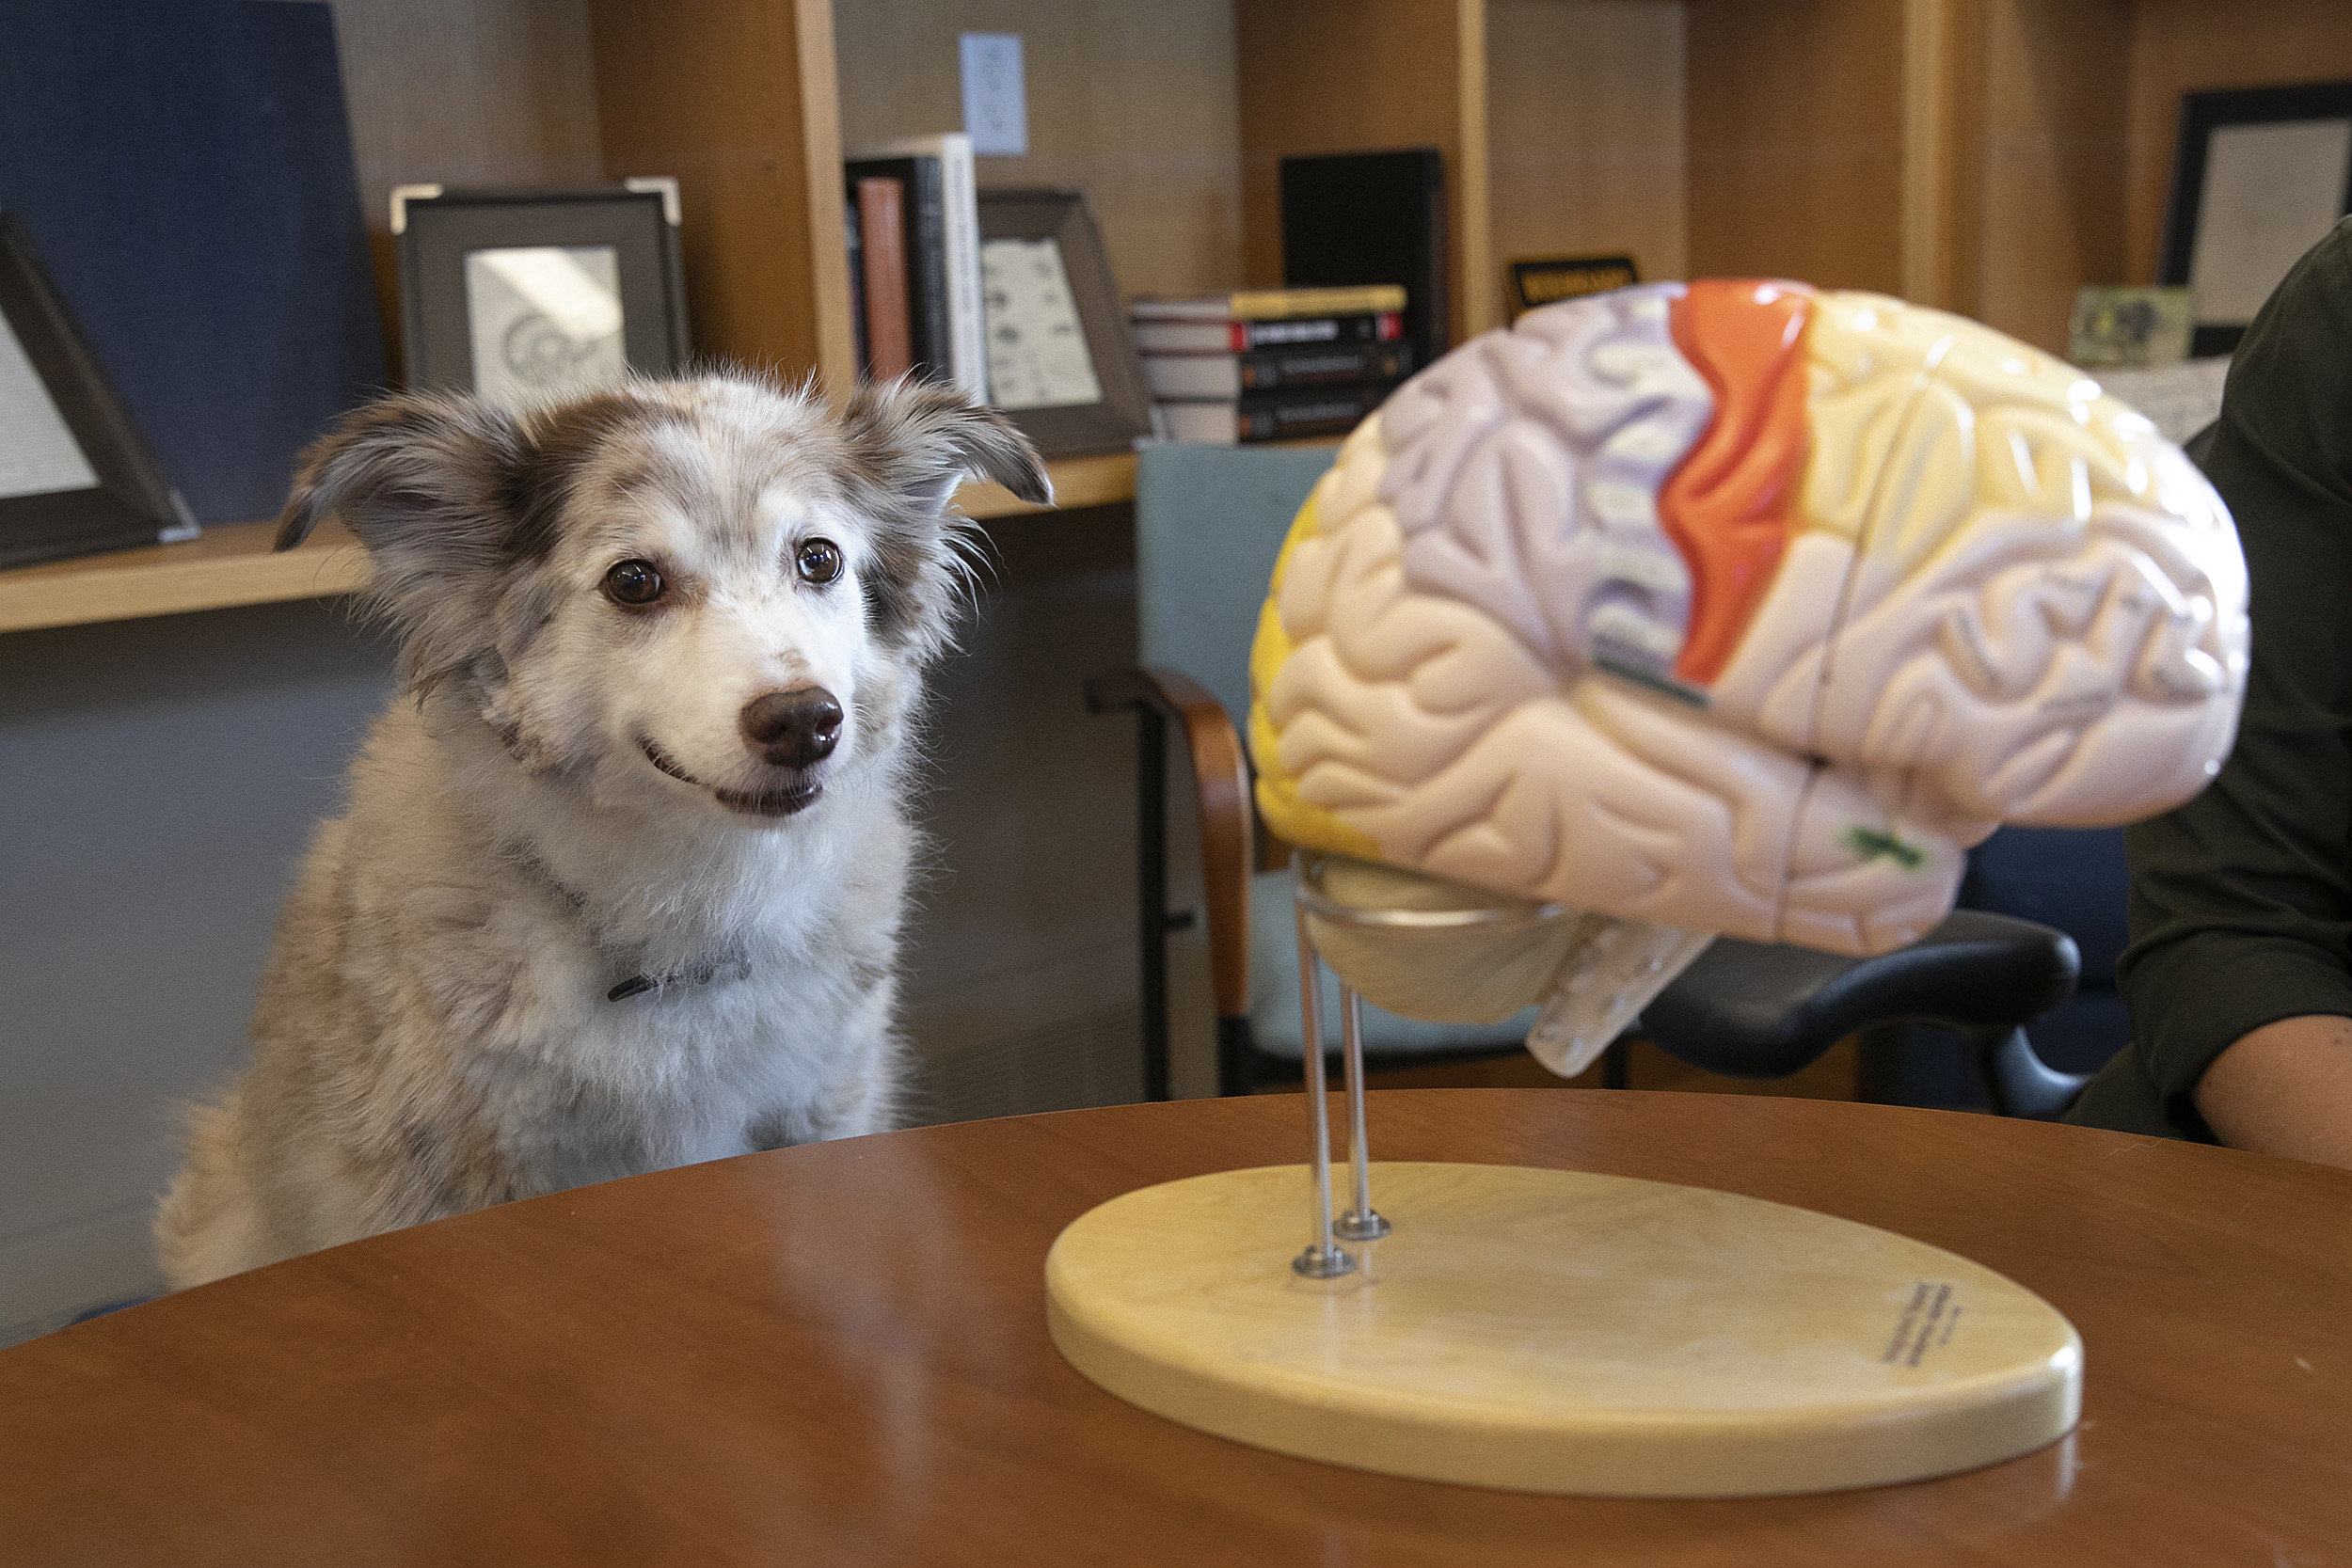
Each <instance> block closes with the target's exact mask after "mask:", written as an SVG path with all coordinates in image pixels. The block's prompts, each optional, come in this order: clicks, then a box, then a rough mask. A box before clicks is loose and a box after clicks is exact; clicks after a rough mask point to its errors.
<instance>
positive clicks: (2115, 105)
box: [0, 0, 2352, 631]
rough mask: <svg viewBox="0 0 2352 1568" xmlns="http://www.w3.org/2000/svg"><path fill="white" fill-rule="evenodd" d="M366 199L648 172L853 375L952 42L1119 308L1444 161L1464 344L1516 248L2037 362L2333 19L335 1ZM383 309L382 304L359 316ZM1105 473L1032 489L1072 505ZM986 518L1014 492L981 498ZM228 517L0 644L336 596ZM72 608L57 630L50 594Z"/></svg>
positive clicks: (763, 357) (763, 335) (741, 272)
mask: <svg viewBox="0 0 2352 1568" xmlns="http://www.w3.org/2000/svg"><path fill="white" fill-rule="evenodd" d="M335 9H336V22H337V27H338V31H339V35H340V37H341V40H342V63H343V72H344V79H345V90H346V94H347V96H348V98H349V101H350V103H351V111H352V120H353V145H354V150H355V154H356V156H357V157H358V162H359V166H360V167H359V174H360V188H361V194H362V199H363V200H364V201H365V202H366V203H367V205H368V217H369V221H370V224H371V226H372V229H373V231H374V233H375V237H376V242H377V245H376V251H377V264H378V277H379V284H380V286H381V288H382V291H383V293H384V296H385V298H386V300H387V302H388V306H389V299H390V297H391V293H392V288H391V265H390V248H389V235H388V234H386V233H385V232H384V231H383V225H384V213H383V210H382V209H383V207H384V202H385V196H386V193H387V192H389V189H390V187H391V186H392V185H394V184H397V183H401V182H406V181H414V180H443V181H452V182H482V183H512V184H530V183H554V182H580V181H589V180H596V179H603V178H618V177H620V176H623V175H627V174H634V173H647V172H660V173H671V174H675V175H677V176H678V177H679V179H680V182H681V185H682V190H683V194H684V198H685V203H686V251H687V270H688V285H689V296H690V298H691V301H692V309H693V315H694V325H695V334H696V341H697V346H698V347H699V348H701V349H703V350H705V351H707V352H711V353H715V354H721V355H727V356H736V357H739V358H742V359H746V360H749V361H752V362H755V363H761V364H768V365H772V366H776V367H779V368H782V369H784V370H786V371H787V372H795V373H797V372H809V371H814V372H816V373H817V374H818V376H819V378H820V380H821V381H822V382H823V383H824V384H825V385H826V386H828V387H829V388H842V387H845V386H847V385H848V383H849V381H850V379H851V377H852V376H853V375H854V372H855V367H854V365H853V363H852V349H851V346H850V345H851V339H850V319H849V301H850V293H849V279H848V268H847V260H846V256H845V254H844V246H843V236H842V229H841V209H840V202H839V198H838V191H839V180H838V168H839V164H840V159H841V155H842V151H843V149H844V148H845V147H850V146H854V145H857V144H858V143H860V142H862V141H865V140H870V139H877V138H880V137H882V136H885V135H905V134H909V133H912V132H914V131H920V130H926V129H930V130H936V129H945V128H948V127H952V126H953V125H956V124H958V123H960V120H961V108H960V103H959V100H958V95H957V81H956V71H955V47H954V37H955V34H956V33H957V32H958V31H961V30H964V29H985V30H990V31H1013V32H1019V33H1021V34H1022V35H1023V36H1024V38H1025V40H1027V46H1028V51H1029V59H1028V72H1027V74H1028V86H1029V114H1030V144H1031V148H1032V150H1031V152H1030V154H1029V155H1028V156H1026V157H1024V158H1017V159H1016V158H983V159H981V160H980V179H981V182H982V183H983V184H995V185H1012V184H1028V185H1034V184H1061V185H1071V186H1075V187H1077V188H1080V189H1083V190H1085V191H1086V192H1087V193H1088V195H1089V198H1090V200H1091V202H1092V204H1093V206H1094V209H1095V212H1096V214H1097V216H1098V218H1099V219H1100V221H1101V224H1102V228H1103V231H1104V241H1105V244H1106V245H1107V246H1108V248H1109V250H1110V253H1111V260H1112V264H1113V267H1114V269H1115V270H1116V272H1117V273H1118V276H1119V277H1120V281H1121V284H1122V286H1123V287H1125V288H1127V289H1128V290H1129V291H1131V292H1152V293H1182V292H1192V291H1202V290H1209V289H1215V288H1220V287H1227V286H1231V285H1232V284H1233V283H1235V282H1237V281H1238V282H1243V283H1250V284H1263V283H1271V282H1276V281H1279V274H1280V256H1279V238H1278V232H1279V231H1278V225H1277V221H1276V219H1277V214H1276V211H1275V197H1274V179H1275V168H1276V163H1277V160H1278V159H1279V158H1280V157H1281V156H1283V155H1285V154H1287V153H1294V152H1317V151H1329V150H1345V149H1356V148H1371V147H1387V146H1398V145H1405V144H1408V143H1428V144H1434V145H1436V146H1438V147H1439V148H1440V149H1441V150H1443V151H1444V152H1445V154H1446V159H1447V168H1448V179H1449V182H1450V201H1451V212H1450V214H1449V217H1450V223H1451V230H1452V245H1453V252H1454V254H1453V256H1452V258H1451V260H1452V263H1453V271H1454V302H1453V311H1454V332H1455V336H1456V337H1457V338H1459V337H1466V336H1469V335H1470V334H1473V333H1476V332H1479V331H1483V330H1486V328H1488V327H1491V326H1494V325H1499V324H1500V323H1501V321H1502V316H1503V307H1502V265H1503V263H1504V262H1505V261H1509V260H1510V259H1512V258H1513V257H1517V256H1524V255H1535V254H1543V253H1547V252H1549V253H1561V252H1570V253H1573V252H1580V251H1583V252H1616V251H1630V252H1632V253H1633V254H1634V255H1635V256H1636V257H1637V259H1638V260H1639V261H1640V263H1641V265H1642V269H1643V273H1644V276H1645V277H1683V276H1704V275H1709V274H1713V275H1726V274H1728V275H1767V276H1774V275H1776V276H1785V277H1803V278H1806V279H1809V280H1811V281H1814V282H1818V283H1821V284H1824V285H1829V286H1836V287H1855V288H1869V289H1879V290H1883V291H1886V292H1889V293H1901V294H1905V295H1907V296H1909V297H1911V298H1914V299H1918V300H1922V301H1925V302H1927V303H1931V304H1937V305H1942V306H1945V307H1946V308H1947V309H1956V310H1960V311H1962V312H1963V313H1966V314H1969V315H1975V316H1979V317H1981V318H1982V319H1984V320H1986V321H1988V322H1990V323H1992V324H1993V325H1995V326H1999V327H2002V328H2003V329H2005V330H2008V331H2010V332H2013V333H2016V334H2017V335H2019V336H2021V337H2024V338H2026V339H2027V340H2028V341H2033V342H2036V343H2039V344H2041V345H2042V346H2043V347H2045V348H2053V349H2058V348H2062V347H2063V344H2064V341H2065V327H2066V317H2067V313H2068V309H2069V308H2070V306H2071V304H2072V301H2073V297H2074V289H2075V288H2076V286H2077V285H2079V284H2081V283H2083V282H2086V281H2117V280H2121V281H2127V282H2133V281H2142V282H2144V281H2148V280H2150V279H2151V278H2152V277H2153V273H2154V269H2155V265H2156V252H2157V246H2158V243H2159V236H2160V230H2161V228H2162V223H2163V215H2164V204H2165V198H2166V190H2167V180H2168V176H2169V167H2170V161H2171V150H2172V128H2173V120H2174V118H2175V116H2176V114H2177V106H2178V103H2179V99H2180V95H2181V94H2182V93H2183V92H2185V91H2192V90H2198V89H2201V88H2209V87H2253V86H2261V85H2265V84H2275V83H2281V82H2290V81H2310V80H2323V79H2328V78H2330V77H2344V76H2352V27H2346V26H2344V23H2343V7H2342V5H2341V3H2340V0H2265V4H2264V5H2262V6H2260V7H2249V6H2244V5H2239V4H2233V3H2232V0H893V3H888V4H885V3H882V0H854V3H849V0H844V3H840V4H835V3H834V0H673V3H671V4H668V5H664V6H660V7H653V6H646V5H643V4H640V3H638V0H335ZM388 317H389V309H388ZM1132 469H1133V465H1132V460H1127V459H1088V460H1084V461H1082V462H1081V463H1079V464H1077V465H1076V466H1072V465H1068V464H1064V465H1057V469H1056V474H1057V485H1058V488H1059V489H1060V491H1061V493H1062V494H1063V496H1064V497H1065V498H1066V499H1065V501H1064V504H1065V505H1092V504H1102V503H1104V502H1115V501H1119V500H1123V499H1128V498H1129V497H1130V496H1131V495H1132V480H1131V479H1127V480H1125V481H1123V483H1122V480H1121V477H1120V476H1122V475H1131V474H1132ZM975 504H977V505H980V506H983V507H987V508H993V510H992V511H990V512H989V513H987V514H986V515H1006V513H1007V512H1008V511H1009V509H1010V507H1011V504H1012V503H1011V502H1010V499H1009V497H1001V496H999V497H994V498H986V497H980V496H976V497H975ZM361 569H362V568H361V567H359V566H357V565H353V564H351V563H350V562H348V561H340V560H336V559H333V552H331V551H326V552H317V553H314V552H313V551H311V550H304V551H296V552H294V554H292V555H291V556H287V557H271V556H269V555H268V554H267V552H266V551H265V550H264V549H262V547H261V529H260V526H259V525H247V526H241V527H237V528H230V529H216V530H215V531H213V533H212V534H211V535H210V536H208V538H207V539H206V540H205V541H202V542H200V543H199V544H195V545H190V546H171V547H159V548H157V549H154V550H140V551H130V552H124V553H123V554H122V555H119V556H107V557H96V558H90V559H89V560H87V561H84V562H62V563H58V564H57V565H55V566H45V567H37V568H28V569H24V570H21V571H18V572H10V573H0V631H5V630H8V629H15V628H19V627H25V626H51V625H62V624H70V620H69V619H65V618H67V617H72V618H81V619H89V620H103V619H117V618H122V617H127V616H132V615H148V614H164V613H170V612H173V611H176V610H200V609H208V608H215V607H219V606H223V605H231V604H252V603H263V602H268V601H270V600H272V599H276V598H286V597H301V596H307V595H309V594H319V593H338V592H343V591H345V590H347V589H348V588H350V587H351V586H353V585H354V584H355V583H356V582H357V580H358V578H357V573H358V571H360V570H361ZM69 607H70V608H69Z"/></svg>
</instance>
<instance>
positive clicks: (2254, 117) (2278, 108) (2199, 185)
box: [2156, 82, 2352, 358]
mask: <svg viewBox="0 0 2352 1568" xmlns="http://www.w3.org/2000/svg"><path fill="white" fill-rule="evenodd" d="M2310 120H2329V121H2332V120H2342V121H2344V122H2345V126H2346V130H2345V135H2346V136H2347V138H2348V139H2352V82H2305V83H2298V84H2296V85H2293V86H2287V87H2237V88H2230V89H2226V90H2221V91H2215V92H2192V93H2184V94H2183V95H2182V97H2181V121H2180V133H2179V136H2178V139H2177V140H2176V142H2175V143H2174V147H2173V155H2172V188H2171V194H2170V198H2169V201H2168V202H2167V205H2166V209H2165V222H2164V247H2163V257H2162V261H2161V262H2160V263H2159V265H2158V268H2157V277H2156V281H2158V282H2159V283H2166V284H2173V285H2179V286H2186V285H2188V284H2189V283H2190V282H2191V281H2192V279H2193V277H2194V274H2195V272H2196V262H2197V249H2198V234H2199V231H2200V229H2199V226H2200V221H2201V216H2202V215H2203V214H2202V213H2201V209H2202V207H2203V205H2204V199H2205V183H2206V178H2205V177H2206V171H2207V168H2208V166H2209V165H2210V161H2211V157H2212V149H2213V140H2214V135H2215V133H2216V132H2218V131H2222V130H2225V129H2228V128H2231V127H2236V126H2249V125H2287V124H2292V123H2295V122H2297V121H2310ZM2345 214H2352V161H2348V162H2347V167H2346V173H2345V178H2344V188H2343V189H2342V190H2341V191H2340V192H2338V194H2337V199H2336V216H2338V217H2343V216H2344V215H2345ZM2312 238H2313V240H2314V241H2316V239H2317V238H2318V236H2316V235H2314V236H2312ZM2274 281H2275V280H2274ZM2196 309H2197V320H2196V324H2195V327H2194V329H2193V331H2192V333H2191V336H2190V341H2189V353H2190V355H2191V356H2193V357H2198V358H2203V357H2207V356H2213V355H2219V354H2230V353H2233V352H2235V350H2236V348H2237V344H2238V340H2239V339H2240V338H2241V337H2243V336H2244V335H2245V332H2246V327H2247V325H2248V323H2247V322H2246V321H2239V320H2223V319H2220V318H2219V317H2218V316H2215V315H2209V314H2208V313H2207V312H2208V309H2209V308H2208V306H2207V304H2206V303H2205V302H2203V301H2199V302H2198V304H2197V306H2196ZM2245 313H2246V314H2247V315H2248V317H2249V320H2250V317H2251V311H2250V310H2249V311H2247V312H2245Z"/></svg>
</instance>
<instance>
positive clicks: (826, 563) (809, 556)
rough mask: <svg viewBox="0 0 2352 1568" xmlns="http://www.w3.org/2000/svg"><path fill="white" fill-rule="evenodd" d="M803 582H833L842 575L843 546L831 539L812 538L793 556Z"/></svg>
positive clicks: (793, 561)
mask: <svg viewBox="0 0 2352 1568" xmlns="http://www.w3.org/2000/svg"><path fill="white" fill-rule="evenodd" d="M792 564H793V565H795V566H797V567H798V568H800V573H801V580H802V581H803V582H814V583H818V584H823V583H828V582H831V581H832V580H833V579H834V578H837V577H839V576H840V575H841V564H842V562H841V546H838V545H836V544H834V542H833V541H832V540H830V539H811V540H810V541H809V542H808V543H806V544H804V545H803V546H801V548H800V551H799V553H798V554H796V555H794V556H793V558H792Z"/></svg>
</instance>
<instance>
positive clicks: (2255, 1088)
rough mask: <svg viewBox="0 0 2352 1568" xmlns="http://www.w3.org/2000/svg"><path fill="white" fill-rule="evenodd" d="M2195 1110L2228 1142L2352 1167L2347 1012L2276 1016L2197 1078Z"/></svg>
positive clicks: (2351, 1047)
mask: <svg viewBox="0 0 2352 1568" xmlns="http://www.w3.org/2000/svg"><path fill="white" fill-rule="evenodd" d="M2195 1098H2196V1101H2197V1111H2198V1114H2199V1115H2200V1116H2201V1117H2204V1118H2205V1125H2206V1126H2208V1127H2210V1128H2211V1129H2213V1133H2214V1136H2216V1137H2217V1138H2219V1139H2220V1140H2221V1141H2222V1142H2223V1143H2225V1144H2228V1145H2229V1146H2230V1147H2231V1148H2249V1149H2252V1150H2253V1151H2254V1152H2255V1153H2257V1154H2282V1155H2285V1156H2286V1157H2287V1158H2288V1159H2291V1160H2311V1161H2315V1162H2317V1163H2318V1164H2323V1165H2342V1166H2344V1167H2345V1168H2347V1169H2352V1018H2335V1017H2330V1016H2328V1015H2324V1014H2321V1015H2306V1016H2304V1017H2302V1018H2282V1019H2280V1021H2279V1022H2276V1023H2265V1024H2264V1025H2263V1026H2262V1027H2261V1028H2259V1029H2257V1030H2255V1031H2254V1032H2253V1033H2251V1034H2249V1035H2245V1036H2242V1037H2239V1038H2238V1039H2237V1040H2236V1041H2235V1042H2234V1043H2233V1044H2232V1045H2231V1046H2230V1047H2229V1049H2227V1050H2225V1051H2224V1052H2222V1053H2221V1054H2220V1055H2218V1056H2217V1057H2215V1058H2214V1061H2213V1066H2211V1067H2209V1068H2207V1069H2205V1074H2204V1076H2203V1077H2202V1078H2200V1079H2199V1080H2198V1081H2197V1089H2196V1094H2195Z"/></svg>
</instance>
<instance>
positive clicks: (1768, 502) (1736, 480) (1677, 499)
mask: <svg viewBox="0 0 2352 1568" xmlns="http://www.w3.org/2000/svg"><path fill="white" fill-rule="evenodd" d="M1812 302H1813V291H1812V290H1810V289H1808V288H1805V287H1804V285H1803V284H1799V283H1756V282H1747V281H1730V280H1723V279H1716V280H1710V281H1707V282H1700V283H1693V284H1692V285H1691V287H1690V292H1689V293H1686V294H1684V295H1683V296H1682V297H1681V298H1680V299H1678V300H1677V301H1675V303H1674V306H1673V308H1672V311H1671V320H1672V322H1673V326H1674V341H1675V347H1676V348H1677V349H1678V350H1680V351H1681V354H1682V356H1683V357H1684V358H1685V359H1688V360H1689V361H1690V362H1691V364H1692V367H1693V368H1695V369H1696V370H1697V371H1698V372H1699V374H1700V375H1701V376H1703V377H1705V378H1706V381H1707V387H1708V391H1710V392H1711V393H1713V394H1714V399H1715V417H1714V419H1713V420H1711V421H1710V422H1709V423H1708V427H1707V431H1706V434H1705V435H1703V436H1700V437H1699V440H1698V444H1697V445H1696V446H1694V447H1692V449H1691V453H1690V455H1689V456H1687V457H1685V458H1684V459H1683V460H1682V465H1681V467H1677V469H1676V470H1675V472H1674V475H1673V477H1672V478H1670V479H1669V480H1668V481H1667V482H1666V487H1665V489H1664V491H1663V492H1662V493H1661V495H1660V496H1659V498H1658V512H1659V521H1660V523H1661V525H1662V526H1663V527H1664V529H1665V531H1666V536H1667V537H1668V538H1669V539H1672V540H1673V541H1674V542H1675V546H1676V547H1677V549H1679V550H1680V551H1681V552H1682V559H1683V561H1684V562H1685V563H1686V564H1687V565H1688V566H1689V568H1690V571H1691V577H1692V591H1691V625H1690V640H1689V641H1687V642H1685V643H1684V644H1683V647H1682V653H1681V655H1680V657H1678V658H1677V660H1676V663H1675V673H1676V674H1677V675H1679V676H1680V677H1681V678H1682V679H1684V680H1686V681H1690V682H1692V684H1694V685H1699V686H1705V685H1708V684H1709V683H1711V682H1712V681H1713V680H1714V678H1715V677H1716V675H1717V674H1718V673H1721V672H1722V670H1723V667H1724V662H1725V661H1726V660H1728V659H1729V658H1730V657H1731V650H1732V645H1733V644H1734V643H1735V642H1737V641H1739V637H1740V631H1741V630H1742V629H1743V628H1744V627H1745V626H1746V625H1747V620H1748V614H1749V612H1750V611H1751V610H1754V609H1755V607H1756V600H1757V598H1758V597H1759V596H1761V594H1763V592H1764V586H1765V584H1766V583H1768V582H1770V581H1771V580H1772V573H1773V570H1774V569H1775V568H1777V567H1778V566H1779V565H1780V558H1781V552H1782V550H1783V549H1784V548H1786V546H1787V545H1788V528H1789V513H1790V511H1791V510H1792V509H1793V508H1794V506H1795V504H1796V499H1797V481H1798V479H1799V477H1800V476H1801V475H1802V473H1803V471H1804V454H1805V418H1804V403H1805V373H1804V372H1805V361H1804V329H1805V326H1806V325H1807V323H1808V321H1809V320H1810V316H1811V306H1812Z"/></svg>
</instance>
